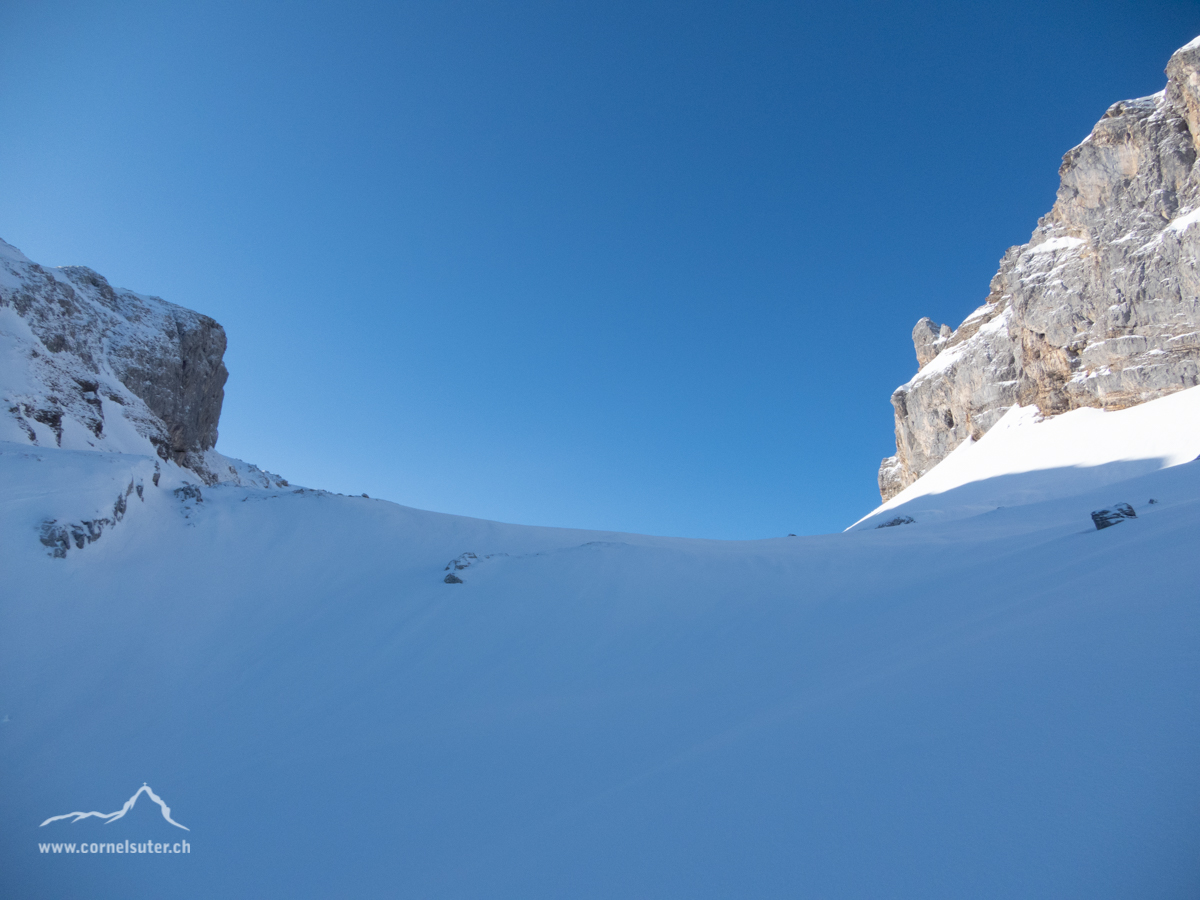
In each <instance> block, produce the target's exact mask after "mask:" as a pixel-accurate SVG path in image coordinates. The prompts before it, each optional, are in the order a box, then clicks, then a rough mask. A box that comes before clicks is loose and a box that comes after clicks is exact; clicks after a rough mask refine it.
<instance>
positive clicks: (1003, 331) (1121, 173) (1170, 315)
mask: <svg viewBox="0 0 1200 900" xmlns="http://www.w3.org/2000/svg"><path fill="white" fill-rule="evenodd" d="M1166 74H1167V87H1166V89H1165V90H1163V91H1160V92H1159V93H1157V94H1154V95H1153V96H1150V97H1143V98H1141V99H1138V100H1125V101H1122V102H1120V103H1115V104H1113V106H1111V107H1110V108H1109V109H1108V111H1107V112H1106V113H1105V114H1104V117H1103V118H1102V119H1101V120H1100V121H1099V122H1098V123H1097V124H1096V127H1095V128H1094V129H1093V130H1092V133H1091V134H1089V135H1088V136H1087V137H1086V138H1085V139H1084V140H1083V143H1081V144H1079V146H1077V147H1075V148H1073V149H1072V150H1070V151H1068V152H1067V154H1066V156H1064V157H1063V162H1062V167H1061V168H1060V169H1059V175H1060V177H1061V184H1060V186H1059V189H1058V197H1057V200H1056V201H1055V204H1054V208H1053V209H1051V211H1050V212H1049V213H1048V214H1047V215H1045V216H1043V217H1042V219H1041V220H1040V221H1039V222H1038V226H1037V228H1036V229H1035V230H1034V232H1033V236H1032V237H1031V238H1030V240H1029V243H1027V244H1025V245H1024V246H1021V247H1013V248H1010V249H1009V251H1008V252H1007V253H1005V254H1004V258H1003V259H1002V260H1001V261H1000V270H999V272H997V273H996V276H995V277H994V278H993V279H992V283H991V290H990V293H989V295H988V297H987V300H986V301H985V302H984V304H983V305H982V306H980V307H979V308H978V309H976V310H975V311H974V312H973V313H971V314H970V315H969V316H967V318H966V319H965V320H964V321H963V323H962V324H961V325H959V327H958V328H957V329H954V330H951V329H950V328H949V327H948V326H946V325H942V326H940V327H939V326H938V325H937V324H935V323H934V322H932V321H930V320H929V319H927V318H926V319H921V321H920V322H918V323H917V325H916V328H914V329H913V344H914V347H915V349H916V354H917V363H918V365H919V366H920V371H918V372H917V374H916V375H915V376H914V377H913V379H912V380H911V381H909V382H908V383H907V384H904V385H901V386H900V387H899V388H897V389H896V391H895V392H894V393H893V394H892V406H893V407H894V408H895V415H896V455H895V456H890V457H888V458H886V459H885V460H883V463H882V465H881V466H880V469H879V492H880V494H881V495H882V497H883V499H884V500H885V501H886V500H889V499H891V498H892V497H894V496H895V495H896V494H898V493H899V492H900V491H902V490H903V489H904V488H906V487H908V486H909V485H910V484H912V483H913V482H914V481H916V480H917V479H918V478H920V477H921V476H922V475H924V474H925V473H926V472H928V471H929V470H930V469H932V468H933V467H934V466H936V465H937V464H938V463H939V462H941V461H942V460H943V459H945V457H946V456H947V455H948V454H949V453H950V452H951V451H952V450H954V448H955V447H957V446H959V445H960V444H962V443H963V442H964V441H967V440H978V439H979V438H980V437H982V436H983V434H984V433H985V432H986V431H987V430H988V429H989V428H991V427H992V426H993V425H994V424H995V423H996V422H997V421H999V420H1000V418H1001V417H1002V416H1003V415H1004V413H1005V412H1006V411H1007V410H1008V409H1009V408H1011V407H1013V406H1017V405H1020V406H1037V408H1038V410H1039V411H1040V412H1041V414H1042V415H1045V416H1052V415H1056V414H1058V413H1062V412H1067V411H1069V410H1072V409H1077V408H1080V407H1099V408H1103V409H1122V408H1125V407H1128V406H1133V405H1136V404H1139V403H1144V402H1146V401H1148V400H1153V399H1155V398H1157V397H1161V396H1165V395H1166V394H1170V393H1173V392H1175V391H1178V390H1182V389H1184V388H1187V387H1192V386H1194V385H1196V384H1197V383H1200V325H1198V319H1200V269H1198V268H1197V258H1198V257H1200V165H1198V163H1197V158H1198V156H1200V38H1197V39H1195V40H1193V41H1192V42H1191V43H1189V44H1188V45H1187V46H1185V47H1183V48H1181V49H1180V50H1178V51H1176V52H1175V53H1174V54H1173V55H1172V56H1171V59H1170V61H1169V63H1168V64H1167V69H1166Z"/></svg>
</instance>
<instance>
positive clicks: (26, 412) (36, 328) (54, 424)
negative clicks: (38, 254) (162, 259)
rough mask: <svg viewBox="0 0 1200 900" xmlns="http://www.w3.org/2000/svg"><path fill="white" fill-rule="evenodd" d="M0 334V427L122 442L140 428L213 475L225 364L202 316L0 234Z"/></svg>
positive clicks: (167, 452) (214, 329) (36, 436)
mask: <svg viewBox="0 0 1200 900" xmlns="http://www.w3.org/2000/svg"><path fill="white" fill-rule="evenodd" d="M0 336H2V337H3V339H4V342H5V346H4V348H3V352H4V355H5V357H6V360H7V363H6V365H5V367H4V369H3V371H0V376H3V378H2V380H0V390H2V392H3V397H2V399H3V400H4V403H3V404H2V406H0V417H4V418H6V419H7V424H6V425H5V427H4V434H3V435H0V437H4V436H7V437H8V438H9V439H27V440H29V441H30V442H31V443H34V444H47V443H49V444H51V445H58V446H73V447H75V448H76V449H88V448H89V447H91V448H96V449H115V450H122V451H126V452H140V451H141V449H142V448H140V447H138V446H132V445H136V444H138V443H139V442H140V441H139V438H140V439H142V440H144V441H148V442H149V444H150V445H151V446H152V447H153V451H154V452H156V453H157V454H158V455H159V456H160V457H162V458H163V459H165V460H171V461H173V462H176V463H179V464H180V465H183V466H186V467H188V468H191V469H193V470H195V471H197V473H198V474H201V475H202V476H205V477H206V480H211V479H212V478H213V476H212V474H211V473H209V472H207V471H205V469H206V466H205V461H204V460H205V455H206V453H207V452H208V451H210V450H211V449H212V448H213V447H214V445H215V444H216V442H217V424H218V422H219V420H220V416H221V404H222V401H223V400H224V385H225V380H226V378H227V377H228V373H227V372H226V369H225V364H224V362H223V361H222V357H223V355H224V352H225V332H224V330H223V329H222V328H221V326H220V325H218V324H217V323H216V322H215V321H213V320H212V319H210V318H209V317H208V316H204V315H201V314H200V313H197V312H193V311H192V310H189V309H184V308H183V307H181V306H176V305H174V304H172V303H167V302H166V301H164V300H161V299H159V298H157V297H147V296H144V295H141V294H136V293H133V292H132V291H126V290H119V289H115V288H113V287H112V286H111V285H109V283H108V282H107V281H106V280H105V279H104V277H103V276H101V275H99V274H97V273H96V272H94V271H92V270H91V269H88V268H85V267H82V266H67V267H63V268H48V267H42V266H39V265H38V264H36V263H34V262H31V261H30V260H29V259H27V258H26V257H25V256H24V255H23V254H22V253H21V252H20V251H19V250H17V249H16V248H15V247H12V246H11V245H9V244H7V243H4V242H3V241H0ZM130 426H132V428H130ZM131 444H132V445H131Z"/></svg>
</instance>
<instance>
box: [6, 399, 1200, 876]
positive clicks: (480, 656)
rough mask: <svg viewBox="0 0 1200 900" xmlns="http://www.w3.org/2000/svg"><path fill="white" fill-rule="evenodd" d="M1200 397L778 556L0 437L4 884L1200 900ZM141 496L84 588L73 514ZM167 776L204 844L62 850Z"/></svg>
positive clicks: (972, 467) (901, 503)
mask: <svg viewBox="0 0 1200 900" xmlns="http://www.w3.org/2000/svg"><path fill="white" fill-rule="evenodd" d="M1193 395H1197V391H1196V390H1192V391H1188V392H1184V393H1182V394H1178V395H1174V396H1172V397H1169V398H1166V399H1164V400H1158V401H1154V402H1153V403H1150V404H1146V405H1145V406H1143V407H1139V408H1138V409H1134V410H1129V411H1126V412H1122V413H1104V414H1098V415H1080V413H1071V414H1069V415H1065V416H1062V417H1060V418H1059V419H1056V420H1051V421H1048V422H1043V423H1040V424H1034V423H1031V422H1029V421H1028V420H1027V419H1026V418H1025V417H1023V415H1022V414H1020V413H1015V414H1010V415H1011V417H1012V421H1011V422H1010V421H1008V420H1006V424H1005V425H1004V427H1003V428H1001V426H999V425H998V426H996V428H994V429H993V430H992V431H991V432H989V434H988V435H987V436H986V437H985V438H984V440H982V441H980V442H979V444H978V445H975V446H973V447H967V448H963V449H961V450H959V451H957V452H956V453H955V455H954V456H952V457H951V458H950V459H947V460H946V461H945V462H944V463H943V464H942V465H941V466H939V467H938V469H937V470H935V472H934V473H932V474H937V473H939V472H941V473H943V479H942V480H941V481H932V482H929V483H928V484H925V485H924V486H922V482H918V483H917V484H916V485H913V486H912V487H911V488H909V490H908V491H906V492H905V494H904V495H901V496H900V497H897V498H896V500H895V501H894V502H893V503H892V504H889V505H888V508H887V509H886V510H882V511H881V512H880V513H879V515H880V516H882V517H884V518H887V517H889V516H896V515H901V514H904V515H910V517H912V518H914V519H916V522H915V524H912V525H905V526H903V527H891V528H883V529H879V528H875V527H870V526H871V525H872V520H867V521H865V522H864V523H862V524H861V525H860V526H859V527H858V528H857V529H855V530H851V531H849V532H847V533H843V534H837V535H826V536H818V537H809V538H780V539H775V540H767V541H757V542H716V541H696V540H683V539H670V538H656V537H642V536H637V535H625V534H607V533H595V532H584V531H568V530H559V529H545V528H528V527H519V526H511V525H503V524H499V523H494V522H484V521H479V520H473V519H466V518H460V517H455V516H448V515H440V514H436V513H429V512H422V511H418V510H413V509H408V508H405V507H402V506H397V505H395V504H391V503H386V502H382V501H377V500H369V499H366V498H356V497H343V496H339V495H332V494H328V493H324V492H320V491H311V490H304V489H293V488H280V487H277V486H270V487H267V488H254V487H249V486H243V485H235V484H223V485H217V486H215V487H212V488H209V487H202V488H201V489H200V490H201V494H200V496H199V497H196V496H194V492H192V491H188V490H184V488H185V487H186V485H185V484H184V480H185V477H186V473H185V472H183V470H177V469H175V468H172V467H169V466H166V465H164V466H163V467H161V477H160V481H159V484H158V485H157V486H155V485H153V484H152V483H150V482H148V481H147V478H148V476H150V474H151V471H152V469H153V464H154V462H155V461H154V460H152V459H147V458H144V457H139V456H132V455H122V454H116V453H107V454H102V453H97V452H83V451H70V450H59V449H55V448H31V447H28V446H23V445H20V444H0V571H2V572H3V573H4V590H3V594H2V597H3V599H2V601H0V809H3V815H0V860H2V861H3V865H2V866H0V879H2V880H3V883H2V885H0V886H2V887H3V888H4V889H5V890H4V894H5V896H14V897H73V896H80V897H82V896H87V897H102V898H103V897H113V898H116V897H122V898H129V897H133V898H140V897H147V898H150V897H153V898H160V897H196V898H211V897H217V896H228V897H289V898H292V897H335V896H337V897H356V898H369V897H389V898H390V897H423V898H424V897H446V898H451V897H453V898H459V897H462V898H467V897H470V898H505V897H512V898H518V897H520V898H536V897H573V898H574V897H597V898H600V897H604V898H611V897H639V898H640V897H688V898H698V897H699V898H702V897H722V898H725V897H788V898H796V897H814V898H880V897H897V898H962V897H972V898H993V897H994V898H1012V897H1021V898H1051V897H1053V898H1061V897H1086V898H1104V897H1113V898H1116V897H1121V898H1127V897H1133V896H1136V897H1150V898H1172V897H1178V898H1191V897H1195V896H1197V894H1198V893H1200V812H1198V811H1200V765H1198V763H1200V604H1198V602H1197V601H1198V600H1200V592H1198V591H1197V588H1196V585H1197V570H1196V564H1195V555H1196V548H1197V546H1198V543H1197V542H1198V539H1200V463H1182V462H1181V460H1182V459H1183V458H1184V457H1187V458H1191V457H1194V456H1195V455H1196V453H1200V446H1195V447H1194V450H1189V449H1187V444H1188V443H1189V442H1190V441H1192V440H1193V437H1194V431H1189V430H1188V429H1190V428H1194V421H1195V419H1196V407H1195V404H1196V402H1197V397H1196V396H1193ZM1197 396H1200V395H1197ZM1139 410H1142V411H1144V412H1143V413H1142V415H1143V416H1145V417H1146V418H1144V419H1139V418H1138V417H1137V416H1135V415H1133V414H1134V413H1138V412H1139ZM1164 410H1165V411H1166V412H1164ZM1080 412H1082V413H1087V411H1080ZM1164 422H1165V423H1168V424H1169V423H1171V422H1182V425H1181V429H1182V430H1180V431H1179V432H1178V433H1174V432H1170V429H1169V428H1167V427H1166V426H1163V423H1164ZM1137 423H1140V424H1137ZM1076 425H1078V430H1075V429H1076ZM1134 425H1136V427H1131V426H1134ZM1160 426H1163V427H1160ZM1171 427H1173V426H1171ZM1060 432H1061V433H1060ZM1084 434H1086V438H1087V439H1086V441H1084V440H1083V439H1082V438H1081V437H1080V435H1084ZM1039 442H1043V443H1039ZM1135 444H1136V446H1135ZM1047 447H1057V448H1058V450H1057V451H1055V452H1056V453H1057V455H1043V454H1047V453H1048V451H1047ZM1103 448H1109V449H1103ZM1189 453H1190V456H1189V455H1188V454H1189ZM1004 460H1007V462H1003V461H1004ZM1038 460H1044V462H1043V463H1042V464H1041V465H1039V464H1038ZM1172 462H1180V464H1178V465H1170V466H1167V467H1165V468H1164V465H1165V464H1166V463H1172ZM147 466H149V468H147ZM181 473H182V474H181ZM138 478H140V479H141V483H142V484H143V492H142V495H141V497H140V499H139V498H138V495H137V493H136V491H135V492H133V493H130V494H128V501H127V511H126V513H125V514H124V516H123V517H122V518H121V520H120V521H119V522H117V523H115V524H114V525H113V526H112V527H110V528H107V529H106V530H105V531H104V533H103V534H102V535H101V536H100V537H99V538H98V539H97V540H95V541H94V542H91V543H85V545H84V546H83V547H82V548H79V547H76V546H75V545H74V544H72V545H71V546H70V548H69V549H68V552H67V554H66V556H65V557H64V558H53V557H52V556H51V555H50V553H51V549H50V548H48V547H47V546H45V545H43V544H42V543H41V540H40V538H39V535H40V534H41V531H40V529H41V527H42V525H41V523H42V522H43V521H45V519H46V518H47V517H49V518H54V519H55V520H56V522H59V523H62V522H77V521H83V520H85V519H87V518H88V517H89V516H97V515H100V514H102V513H104V512H105V511H106V510H107V509H110V508H111V506H110V504H111V503H112V502H113V501H110V500H109V499H108V498H109V496H110V495H112V496H115V495H116V494H118V493H120V492H122V491H125V490H127V486H128V484H129V483H130V482H131V481H134V482H136V480H137V479H138ZM923 481H924V480H923ZM981 486H983V487H981ZM997 486H998V487H997ZM917 488H922V490H915V489H917ZM1151 498H1153V499H1154V500H1156V501H1157V502H1156V503H1153V504H1151V503H1150V502H1149V501H1150V499H1151ZM998 499H1007V500H1010V501H1011V502H1007V503H999V502H992V501H995V500H998ZM896 501H898V502H896ZM1121 501H1126V502H1129V503H1131V504H1132V505H1133V506H1134V507H1135V508H1136V511H1137V515H1138V517H1137V519H1134V520H1128V521H1125V522H1122V523H1120V524H1119V525H1117V526H1115V527H1112V528H1108V529H1106V530H1104V531H1096V530H1095V529H1094V528H1093V526H1092V523H1091V520H1090V518H1089V512H1090V511H1091V510H1093V509H1096V508H1098V507H1101V506H1108V505H1111V504H1113V503H1115V502H1121ZM997 507H1003V508H997ZM885 514H886V515H885ZM467 552H470V553H473V554H475V556H474V557H473V558H472V557H470V556H464V555H463V554H465V553H467ZM455 559H457V560H459V564H460V565H462V566H463V568H455V567H454V566H453V565H452V564H451V561H452V560H455ZM448 564H451V568H450V570H449V572H450V573H454V574H457V576H458V577H460V578H461V579H462V583H461V584H447V583H445V581H444V579H445V577H446V575H447V574H448V571H447V568H446V567H447V565H448ZM143 782H146V783H148V785H149V786H150V787H152V788H153V790H154V792H155V794H156V796H160V797H161V798H162V800H163V802H165V803H166V804H169V806H170V809H171V811H172V812H171V815H172V816H173V817H174V818H175V819H176V820H178V821H179V822H180V823H182V824H183V825H185V826H186V827H187V828H188V829H190V831H188V832H187V833H186V835H184V832H182V831H180V830H179V829H177V828H174V827H173V826H172V825H170V824H169V823H166V822H164V821H163V819H162V816H161V814H160V812H159V809H158V807H157V806H154V805H153V804H140V805H136V806H134V807H133V808H132V809H131V810H130V811H129V813H128V815H126V816H124V817H122V818H121V819H120V820H119V821H113V822H112V823H111V824H105V823H104V822H103V821H102V820H100V819H98V818H94V817H93V818H88V819H84V820H81V821H78V822H70V821H56V822H52V823H50V824H47V825H46V826H44V827H40V823H42V822H43V821H45V820H46V819H47V818H49V817H52V816H56V815H62V814H65V813H68V812H70V811H72V810H80V811H87V810H96V811H100V812H103V813H105V814H107V811H111V810H115V809H118V808H120V807H121V804H122V803H123V802H125V801H126V800H127V798H129V797H130V796H131V794H134V792H135V791H136V790H137V789H138V788H139V787H140V786H141V785H142V784H143ZM180 835H184V836H185V837H186V840H187V841H188V842H189V845H190V852H188V853H186V854H183V853H179V854H175V853H161V854H130V855H121V856H117V855H107V854H99V855H92V854H87V855H83V854H74V855H72V854H68V853H57V854H56V853H53V852H52V851H51V852H47V853H42V852H40V851H39V848H38V844H39V842H43V843H47V846H48V847H49V843H48V842H51V841H53V842H59V843H60V846H61V844H62V843H64V842H100V843H103V842H104V841H108V842H122V841H124V840H130V841H142V842H164V846H174V845H171V844H169V842H178V841H179V840H180Z"/></svg>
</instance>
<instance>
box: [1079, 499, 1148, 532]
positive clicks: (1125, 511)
mask: <svg viewBox="0 0 1200 900" xmlns="http://www.w3.org/2000/svg"><path fill="white" fill-rule="evenodd" d="M1150 502H1151V503H1153V502H1154V501H1153V500H1151V501H1150ZM1136 518H1137V513H1135V512H1134V511H1133V507H1132V506H1130V505H1129V504H1128V503H1118V504H1117V505H1116V506H1113V507H1111V508H1109V509H1097V510H1095V511H1093V512H1092V521H1093V522H1094V523H1095V524H1096V530H1097V531H1100V530H1101V529H1102V528H1108V527H1109V526H1110V525H1116V524H1117V523H1118V522H1120V521H1122V520H1124V519H1136Z"/></svg>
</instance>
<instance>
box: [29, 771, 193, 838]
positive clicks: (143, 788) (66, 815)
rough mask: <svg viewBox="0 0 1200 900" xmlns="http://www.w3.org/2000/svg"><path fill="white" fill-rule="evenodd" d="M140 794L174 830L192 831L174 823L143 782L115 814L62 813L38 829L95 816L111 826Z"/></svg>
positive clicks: (128, 809) (165, 807)
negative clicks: (62, 820) (159, 810)
mask: <svg viewBox="0 0 1200 900" xmlns="http://www.w3.org/2000/svg"><path fill="white" fill-rule="evenodd" d="M142 794H145V795H146V796H147V797H149V798H150V799H151V800H153V801H154V802H155V803H157V804H158V805H159V806H160V807H161V808H162V814H163V818H164V819H166V820H167V821H168V822H170V823H171V824H172V825H174V826H175V827H176V828H182V829H183V830H184V831H191V830H192V829H190V828H188V827H187V826H186V825H180V824H179V823H178V822H176V821H175V820H174V819H172V818H171V807H169V806H167V804H165V803H163V799H162V797H160V796H158V794H156V793H154V791H152V790H151V789H150V786H149V785H148V784H146V782H144V781H143V782H142V786H141V787H140V788H138V789H137V793H135V794H134V795H133V796H132V797H130V798H129V799H128V800H126V801H125V805H124V806H122V807H121V808H120V809H118V810H117V811H116V812H110V813H101V812H71V813H64V814H63V815H61V816H51V817H50V818H48V819H47V820H46V821H45V822H43V823H42V824H41V825H39V826H38V828H41V827H42V826H44V825H49V824H50V823H51V822H57V821H58V820H59V819H70V820H71V824H74V823H76V822H78V821H79V820H80V819H87V818H90V817H92V816H95V817H96V818H97V819H107V820H108V821H107V822H105V823H104V824H105V825H111V824H112V823H113V822H115V821H117V819H119V818H121V817H122V816H123V815H125V813H127V812H129V811H130V810H131V809H133V804H135V803H137V798H138V797H140V796H141V795H142Z"/></svg>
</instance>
